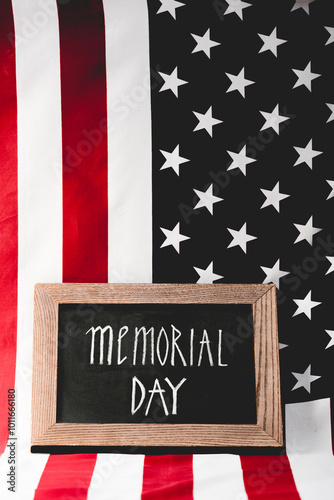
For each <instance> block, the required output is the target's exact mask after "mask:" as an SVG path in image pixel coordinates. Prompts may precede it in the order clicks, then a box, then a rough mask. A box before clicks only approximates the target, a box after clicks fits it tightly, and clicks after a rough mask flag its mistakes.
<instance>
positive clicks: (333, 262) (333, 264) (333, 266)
mask: <svg viewBox="0 0 334 500" xmlns="http://www.w3.org/2000/svg"><path fill="white" fill-rule="evenodd" d="M326 259H328V260H329V263H330V265H331V267H330V268H329V269H328V271H327V273H326V274H329V273H332V272H333V271H334V257H326Z"/></svg>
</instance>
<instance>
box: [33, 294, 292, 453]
mask: <svg viewBox="0 0 334 500" xmlns="http://www.w3.org/2000/svg"><path fill="white" fill-rule="evenodd" d="M34 315H35V316H34V361H33V395H32V446H40V447H43V446H64V445H67V446H97V447H102V448H103V447H107V446H109V447H110V446H146V447H158V446H159V447H161V446H162V447H164V446H165V447H170V446H174V447H178V446H182V447H185V446H196V447H217V446H245V447H246V446H247V447H249V446H260V447H268V446H270V447H280V446H282V445H283V434H282V415H281V401H280V381H279V361H278V332H277V311H276V290H275V286H274V285H263V284H254V285H223V284H215V285H199V284H197V285H172V284H37V285H36V286H35V310H34Z"/></svg>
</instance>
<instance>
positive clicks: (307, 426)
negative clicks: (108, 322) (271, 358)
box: [0, 0, 334, 500]
mask: <svg viewBox="0 0 334 500" xmlns="http://www.w3.org/2000/svg"><path fill="white" fill-rule="evenodd" d="M0 36H1V43H0V52H1V78H0V113H1V121H0V128H1V144H0V158H1V190H0V192H1V194H0V207H1V219H0V220H1V226H0V227H1V241H0V258H1V282H0V295H1V301H0V320H1V328H0V345H1V363H0V399H1V405H0V424H1V427H0V447H1V449H0V451H1V453H2V456H1V458H0V491H1V498H7V497H8V498H12V496H11V495H13V493H12V492H11V491H10V490H8V488H9V486H10V483H8V482H7V481H8V478H7V474H8V473H9V458H10V446H8V444H10V443H11V441H10V439H11V438H10V437H9V436H8V416H7V414H8V401H9V399H8V394H9V393H8V391H9V390H12V389H13V388H14V387H15V392H16V400H15V401H16V416H15V422H16V431H15V432H16V435H15V436H16V437H17V440H15V446H14V445H13V447H14V448H15V467H16V469H15V470H16V474H17V475H16V483H15V484H16V486H15V491H16V498H19V499H24V500H26V499H27V500H30V499H31V500H32V499H36V500H40V499H46V498H48V499H50V498H53V499H58V498H62V499H64V500H65V499H74V498H76V499H82V500H84V499H90V500H100V499H101V500H102V499H107V498H108V499H113V500H116V499H118V500H127V499H129V500H130V499H140V498H142V499H145V500H147V499H154V500H159V499H167V498H173V499H187V500H192V499H195V500H200V499H208V498H209V499H218V498H226V499H231V500H244V499H253V498H261V499H273V498H277V499H278V498H286V499H287V498H288V499H291V500H292V499H293V500H294V499H299V498H301V499H303V500H304V499H312V500H314V498H319V499H321V500H326V499H330V498H333V490H334V458H333V447H332V429H333V427H332V424H331V421H332V419H331V407H330V399H331V397H332V396H333V389H332V383H333V379H334V377H333V366H334V363H333V355H334V320H333V316H332V314H331V312H332V302H333V294H332V292H331V290H332V288H333V280H334V234H333V230H332V225H331V220H332V215H331V212H332V213H333V199H334V174H333V172H332V170H333V146H332V137H331V136H332V134H333V126H334V90H333V89H334V72H333V70H332V61H333V57H334V17H333V9H332V2H331V0H270V1H268V0H249V1H247V2H246V1H242V0H226V1H223V0H212V1H211V0H210V1H208V0H184V1H182V2H181V1H177V0H148V2H146V1H144V0H127V1H126V2H125V1H124V0H123V1H122V0H58V2H57V3H56V1H55V0H29V2H24V1H22V0H2V1H1V7H0ZM62 281H64V282H152V281H153V282H174V283H178V282H179V283H188V282H189V283H196V282H199V283H204V282H205V283H219V282H221V283H262V282H266V283H269V282H273V283H275V284H276V285H277V287H278V314H279V340H280V347H281V350H280V355H281V357H280V359H281V379H282V397H283V403H284V409H285V433H286V448H285V450H284V453H282V454H280V455H277V456H256V455H247V456H245V455H242V456H239V455H236V454H232V453H221V454H191V450H189V454H188V455H158V456H156V455H146V456H145V455H142V454H132V455H130V454H116V453H115V454H102V453H101V454H73V455H46V454H34V455H32V454H31V453H30V410H31V402H30V397H31V372H32V330H33V328H32V325H33V286H34V283H36V282H62ZM8 438H9V439H8Z"/></svg>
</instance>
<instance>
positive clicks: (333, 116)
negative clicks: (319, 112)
mask: <svg viewBox="0 0 334 500" xmlns="http://www.w3.org/2000/svg"><path fill="white" fill-rule="evenodd" d="M326 106H328V107H329V109H330V111H331V113H332V114H331V116H330V117H329V118H328V120H327V122H326V123H328V122H331V121H333V120H334V104H330V103H328V102H326Z"/></svg>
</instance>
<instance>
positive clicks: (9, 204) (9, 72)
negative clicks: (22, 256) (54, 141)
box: [0, 0, 18, 454]
mask: <svg viewBox="0 0 334 500" xmlns="http://www.w3.org/2000/svg"><path fill="white" fill-rule="evenodd" d="M1 9H2V12H1V17H0V60H1V65H2V71H1V78H0V109H1V120H0V136H1V142H0V158H1V195H0V213H1V224H0V231H1V238H0V262H1V268H0V269H1V270H0V296H1V302H0V318H1V320H0V321H1V323H0V352H1V353H4V355H2V357H1V363H0V454H1V453H3V451H4V449H5V446H6V443H7V437H8V415H7V409H8V391H9V390H10V389H13V388H14V380H15V361H16V327H17V259H18V257H17V255H18V208H17V107H16V69H15V51H14V42H13V39H14V21H13V13H12V6H11V2H10V1H8V0H6V1H4V2H3V3H2V6H1ZM8 34H10V35H11V38H10V41H11V43H9V39H8V37H7V35H8Z"/></svg>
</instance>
